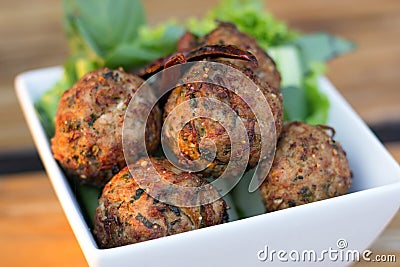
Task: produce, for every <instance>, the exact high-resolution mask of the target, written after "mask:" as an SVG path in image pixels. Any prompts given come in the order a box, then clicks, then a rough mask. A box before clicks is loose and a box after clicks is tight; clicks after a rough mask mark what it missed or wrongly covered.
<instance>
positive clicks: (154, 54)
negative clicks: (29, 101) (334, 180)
mask: <svg viewBox="0 0 400 267" xmlns="http://www.w3.org/2000/svg"><path fill="white" fill-rule="evenodd" d="M63 4H64V28H65V32H66V34H67V37H68V42H69V46H70V52H71V55H70V58H69V59H68V60H67V61H66V63H65V64H64V72H63V75H62V77H61V79H60V80H59V81H58V82H57V83H56V84H55V85H54V86H53V88H51V89H50V90H49V91H47V92H46V93H45V94H44V95H43V96H42V97H41V98H40V99H39V100H38V102H37V103H35V107H36V110H37V112H38V114H39V118H40V119H41V121H42V125H43V126H44V128H45V130H46V132H47V134H48V137H49V138H50V137H52V136H53V135H54V117H55V115H56V111H57V108H58V102H59V100H60V98H61V95H62V93H63V92H64V91H65V90H67V89H68V88H70V87H71V86H72V85H73V84H74V83H75V82H76V81H77V80H78V79H79V78H81V77H82V76H83V75H84V74H85V73H87V72H88V71H90V70H94V69H97V68H99V67H104V66H107V67H110V68H118V67H123V68H125V69H127V70H131V69H133V68H137V67H140V66H143V65H145V64H147V63H150V62H152V61H153V60H155V59H157V58H159V57H162V56H166V55H168V54H170V53H172V52H174V50H175V48H176V43H177V41H178V39H179V38H180V36H182V34H183V33H184V31H185V30H186V29H188V30H190V31H191V32H193V33H194V34H196V35H197V36H202V35H204V34H206V33H208V32H209V31H211V30H213V29H214V28H216V27H217V22H216V20H221V21H227V22H232V23H234V24H235V25H236V26H237V27H238V28H239V30H241V31H243V32H245V33H247V34H249V35H251V36H253V37H254V38H255V39H256V40H257V41H258V44H259V45H260V46H261V47H262V48H263V49H265V50H267V51H268V53H269V54H270V56H271V57H272V58H273V59H274V60H275V62H276V64H277V67H278V69H279V71H280V73H281V76H282V88H281V91H282V94H283V104H284V117H285V119H286V120H301V121H306V122H308V123H311V124H323V123H325V122H326V119H327V116H328V110H329V101H328V99H327V97H326V96H325V95H324V94H322V93H321V92H319V90H318V83H317V82H318V80H317V79H318V77H319V76H320V75H321V74H323V73H324V72H325V70H326V66H325V62H326V61H327V60H329V59H330V58H332V57H334V56H337V55H340V54H342V53H345V52H348V51H350V50H352V49H353V48H354V45H353V44H352V43H350V42H348V41H346V40H343V39H340V38H335V37H332V36H330V35H328V34H324V33H317V34H309V35H302V34H300V33H298V32H296V31H293V30H291V29H289V28H288V27H287V26H286V24H285V23H283V22H281V21H278V20H276V19H275V18H274V17H273V16H272V15H270V14H269V13H267V12H265V11H264V7H263V5H262V1H261V0H221V3H220V4H219V5H218V6H216V7H214V8H213V9H211V10H210V11H209V12H208V14H206V15H205V16H204V18H202V19H196V18H191V19H189V20H188V21H187V22H185V23H177V22H174V21H168V22H165V23H163V24H161V25H158V26H156V27H150V26H148V25H147V24H146V17H145V15H144V14H145V12H144V8H143V6H142V4H141V1H140V0H118V1H113V0H103V1H97V0H64V2H63ZM74 188H75V193H76V195H77V198H78V200H79V202H80V203H81V204H82V205H81V207H82V209H83V211H84V214H86V215H87V217H86V219H87V222H88V224H89V225H93V217H94V212H95V209H96V207H97V196H98V194H99V192H100V190H99V189H97V188H92V187H89V186H82V185H78V184H74Z"/></svg>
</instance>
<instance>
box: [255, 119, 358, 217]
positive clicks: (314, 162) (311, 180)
mask: <svg viewBox="0 0 400 267" xmlns="http://www.w3.org/2000/svg"><path fill="white" fill-rule="evenodd" d="M324 129H326V127H322V126H311V125H308V124H305V123H302V122H292V123H290V124H287V125H285V126H284V127H283V130H282V134H281V136H280V138H279V141H278V146H277V150H276V154H275V158H274V162H273V165H272V168H271V170H270V172H269V174H268V176H267V178H266V179H265V181H264V182H263V184H262V185H261V187H260V193H261V197H262V199H263V202H264V205H265V208H266V211H267V212H270V211H275V210H280V209H285V208H289V207H294V206H298V205H302V204H306V203H310V202H314V201H318V200H323V199H327V198H331V197H335V196H339V195H343V194H345V193H346V192H347V190H348V189H349V187H350V184H351V181H352V174H351V170H350V167H349V163H348V160H347V158H346V153H345V152H344V150H343V149H342V147H341V145H340V144H339V143H338V142H336V141H335V140H333V139H332V137H330V136H329V135H328V134H327V133H326V132H325V130H324Z"/></svg>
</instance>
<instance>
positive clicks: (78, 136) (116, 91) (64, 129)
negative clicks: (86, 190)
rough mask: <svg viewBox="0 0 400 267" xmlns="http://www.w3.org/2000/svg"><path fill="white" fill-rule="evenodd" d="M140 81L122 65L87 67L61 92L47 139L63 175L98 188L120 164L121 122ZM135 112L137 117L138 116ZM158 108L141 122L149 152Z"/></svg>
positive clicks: (156, 132) (154, 137)
mask: <svg viewBox="0 0 400 267" xmlns="http://www.w3.org/2000/svg"><path fill="white" fill-rule="evenodd" d="M142 83H143V80H142V79H141V78H139V77H137V76H134V75H131V74H127V73H125V72H124V71H123V70H122V69H119V70H110V69H108V68H103V69H99V70H96V71H91V72H89V73H87V74H86V75H85V76H83V77H82V78H81V79H80V80H79V81H78V82H77V83H76V84H75V85H74V86H73V87H72V88H71V89H69V90H67V91H66V92H64V94H63V95H62V97H61V100H60V104H59V107H58V110H57V114H56V118H55V135H54V137H53V138H52V139H51V144H52V151H53V154H54V157H55V159H56V160H58V162H59V163H60V164H61V166H62V167H63V169H64V170H65V172H66V173H67V175H68V176H71V177H77V178H78V179H79V180H80V181H81V182H82V183H85V184H92V185H96V186H103V185H104V184H105V183H106V182H107V181H108V180H109V179H110V178H111V177H112V176H113V175H114V174H116V173H118V172H119V170H120V169H122V168H123V167H124V166H125V165H126V163H125V159H124V155H123V150H122V126H123V121H124V116H125V112H126V109H127V106H128V104H129V101H130V100H131V98H132V95H133V94H134V93H135V92H136V91H137V89H138V88H139V87H140V85H141V84H142ZM141 115H142V114H141V112H140V111H137V116H141ZM160 129H161V111H160V109H159V108H158V107H155V108H154V109H153V111H152V112H151V114H150V116H149V118H148V123H147V125H146V145H147V149H148V150H149V152H153V151H155V150H156V149H157V147H158V145H159V143H160V135H159V133H160Z"/></svg>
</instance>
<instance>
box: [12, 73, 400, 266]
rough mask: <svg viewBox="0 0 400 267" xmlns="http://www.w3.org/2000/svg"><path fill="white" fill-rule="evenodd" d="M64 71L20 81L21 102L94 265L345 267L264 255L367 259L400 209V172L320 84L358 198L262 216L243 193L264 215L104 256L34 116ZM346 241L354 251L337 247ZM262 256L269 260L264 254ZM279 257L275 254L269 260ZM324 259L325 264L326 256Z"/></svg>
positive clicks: (328, 85) (325, 85) (105, 251)
mask: <svg viewBox="0 0 400 267" xmlns="http://www.w3.org/2000/svg"><path fill="white" fill-rule="evenodd" d="M61 74H62V69H61V67H52V68H45V69H39V70H34V71H29V72H25V73H22V74H20V75H18V77H17V78H16V81H15V86H16V91H17V95H18V98H19V101H20V104H21V107H22V110H23V112H24V115H25V118H26V120H27V122H28V126H29V128H30V131H31V134H32V136H33V139H34V141H35V144H36V147H37V150H38V152H39V155H40V157H41V159H42V161H43V164H44V166H45V168H46V171H47V174H48V176H49V178H50V180H51V182H52V185H53V187H54V190H55V192H56V194H57V196H58V199H59V201H60V203H61V206H62V207H63V209H64V212H65V214H66V217H67V219H68V221H69V223H70V225H71V227H72V230H73V231H74V233H75V236H76V238H77V240H78V242H79V244H80V246H81V248H82V251H83V253H84V255H85V257H86V260H87V261H88V263H89V265H91V266H140V265H143V266H156V265H158V266H264V265H265V264H268V265H269V266H275V265H281V264H285V266H286V265H288V263H289V265H291V264H296V265H302V266H310V265H319V266H327V265H329V266H345V265H349V264H351V263H352V262H351V261H350V262H349V261H348V260H347V259H346V258H344V259H340V258H338V259H337V260H334V259H333V260H332V259H330V258H329V257H328V255H325V256H326V257H324V260H323V261H322V260H321V261H320V260H319V259H316V260H312V261H307V260H305V261H304V260H301V259H300V261H297V262H294V261H293V260H292V259H288V255H286V259H288V262H283V261H282V260H280V259H278V258H277V255H275V258H271V257H269V258H268V259H267V260H266V261H265V262H264V261H261V260H260V259H259V256H264V257H265V254H264V253H263V251H262V250H264V252H265V249H266V248H268V250H269V252H271V251H272V250H276V251H279V250H283V251H286V252H288V253H289V252H291V251H294V250H296V251H298V252H302V251H304V250H314V251H315V252H316V253H317V255H318V256H321V255H322V254H321V252H323V251H324V250H329V249H334V250H338V251H339V252H340V251H343V252H346V251H351V250H358V251H360V252H362V251H363V250H364V249H366V248H367V247H368V246H369V245H370V244H371V243H372V242H373V240H374V239H375V238H376V237H377V236H378V235H379V233H380V232H381V231H382V230H383V229H384V227H385V226H386V225H387V223H388V222H389V221H390V220H391V218H392V217H393V216H394V214H395V213H396V212H397V211H398V208H399V206H400V168H399V165H398V163H397V162H396V161H395V160H394V159H393V158H392V157H391V156H390V154H389V153H388V152H387V151H386V150H385V148H384V147H383V146H382V144H381V143H380V142H379V141H378V140H377V138H376V137H375V136H374V135H373V134H372V133H371V131H370V130H369V128H368V127H367V126H366V125H365V124H364V122H363V121H362V120H361V119H360V118H359V117H358V115H357V114H356V113H355V112H354V111H353V110H352V108H351V107H350V106H349V105H348V104H347V102H346V101H345V100H344V99H343V98H342V96H341V95H340V94H339V93H338V92H337V91H336V89H335V88H334V87H333V85H332V84H331V83H330V82H329V81H328V80H327V79H326V78H324V77H323V78H321V79H320V88H321V90H322V91H323V92H324V93H326V94H327V96H328V97H329V100H330V103H331V107H330V112H329V122H328V124H329V125H331V126H333V127H334V128H335V129H336V133H337V135H336V139H337V140H338V141H340V142H341V143H342V145H343V147H344V149H345V150H346V152H347V154H348V157H349V161H350V165H351V168H352V170H353V173H354V180H353V184H352V188H351V193H349V194H347V195H344V196H340V197H336V198H332V199H328V200H324V201H319V202H314V203H310V204H307V205H303V206H298V207H294V208H290V209H286V210H281V211H277V212H273V213H269V214H261V213H262V209H260V205H259V204H257V203H254V204H251V201H248V200H247V199H246V197H249V196H246V194H238V195H239V197H238V196H236V197H238V198H239V199H238V205H241V207H242V208H243V206H245V207H246V205H247V208H248V210H245V213H247V214H260V215H257V216H252V217H249V218H246V219H242V220H236V221H233V222H229V223H226V224H222V225H217V226H212V227H208V228H204V229H200V230H195V231H191V232H186V233H182V234H178V235H174V236H168V237H164V238H159V239H155V240H150V241H146V242H142V243H138V244H133V245H127V246H123V247H117V248H111V249H99V248H98V247H97V245H96V242H95V240H94V238H93V236H92V233H91V231H90V228H89V227H88V225H87V224H86V222H85V219H84V215H83V214H82V212H81V208H80V206H79V203H78V201H77V200H76V198H75V195H74V192H73V190H72V189H71V187H70V185H69V183H68V181H67V179H66V177H65V176H64V173H63V172H62V170H61V169H60V167H59V166H58V164H57V162H56V161H55V160H54V158H53V156H52V153H51V149H50V145H49V141H48V139H47V137H46V134H45V132H44V129H43V127H42V125H41V123H40V121H39V119H38V116H37V114H36V111H35V109H34V102H35V101H36V100H37V99H38V98H39V97H40V96H41V95H42V94H43V93H44V92H45V91H46V90H48V89H49V88H51V86H52V85H53V84H54V83H55V82H56V81H57V80H58V79H59V77H60V76H61ZM340 239H345V244H347V246H346V248H342V249H340V248H338V246H337V241H338V240H340ZM260 253H261V254H260ZM269 256H271V255H269ZM318 258H319V257H318Z"/></svg>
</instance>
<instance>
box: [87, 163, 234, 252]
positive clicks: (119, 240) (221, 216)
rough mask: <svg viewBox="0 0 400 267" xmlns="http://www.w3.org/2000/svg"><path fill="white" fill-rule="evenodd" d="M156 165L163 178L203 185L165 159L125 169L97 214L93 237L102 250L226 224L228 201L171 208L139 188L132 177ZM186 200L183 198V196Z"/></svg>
mask: <svg viewBox="0 0 400 267" xmlns="http://www.w3.org/2000/svg"><path fill="white" fill-rule="evenodd" d="M151 163H153V166H154V167H155V169H156V170H157V172H158V173H159V174H161V175H162V179H164V180H165V181H168V182H170V183H174V184H177V185H180V186H200V185H202V184H204V183H205V182H204V181H202V179H200V178H199V177H198V176H197V175H195V174H190V173H186V172H181V171H179V170H177V169H176V168H174V167H173V166H172V165H171V164H170V163H169V162H168V161H167V160H165V159H156V158H151V159H140V160H139V161H138V162H136V163H135V164H133V165H132V166H131V171H132V174H131V173H130V172H129V169H128V167H126V168H124V169H122V170H121V171H120V172H119V173H118V174H117V175H115V176H114V177H113V178H112V179H111V180H110V181H109V182H108V183H107V184H106V186H105V187H104V189H103V193H102V195H101V197H100V199H99V206H98V208H97V209H96V212H95V219H94V235H95V237H96V239H97V242H98V245H99V247H100V248H110V247H116V246H122V245H127V244H133V243H137V242H142V241H146V240H150V239H155V238H159V237H163V236H168V235H173V234H178V233H182V232H186V231H190V230H195V229H199V228H203V227H207V226H211V225H216V224H220V223H223V222H226V221H227V218H228V217H227V213H226V204H225V201H224V200H222V199H219V200H217V201H214V202H212V203H210V204H207V205H202V206H198V207H177V206H172V205H168V204H165V203H162V202H159V201H158V200H156V199H154V198H152V197H151V196H149V195H148V194H147V193H146V192H145V191H144V190H143V189H141V188H139V186H138V184H137V183H136V181H135V179H134V178H133V177H138V176H143V175H145V174H146V175H147V174H148V171H147V166H148V165H149V164H151ZM181 197H183V196H181Z"/></svg>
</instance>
